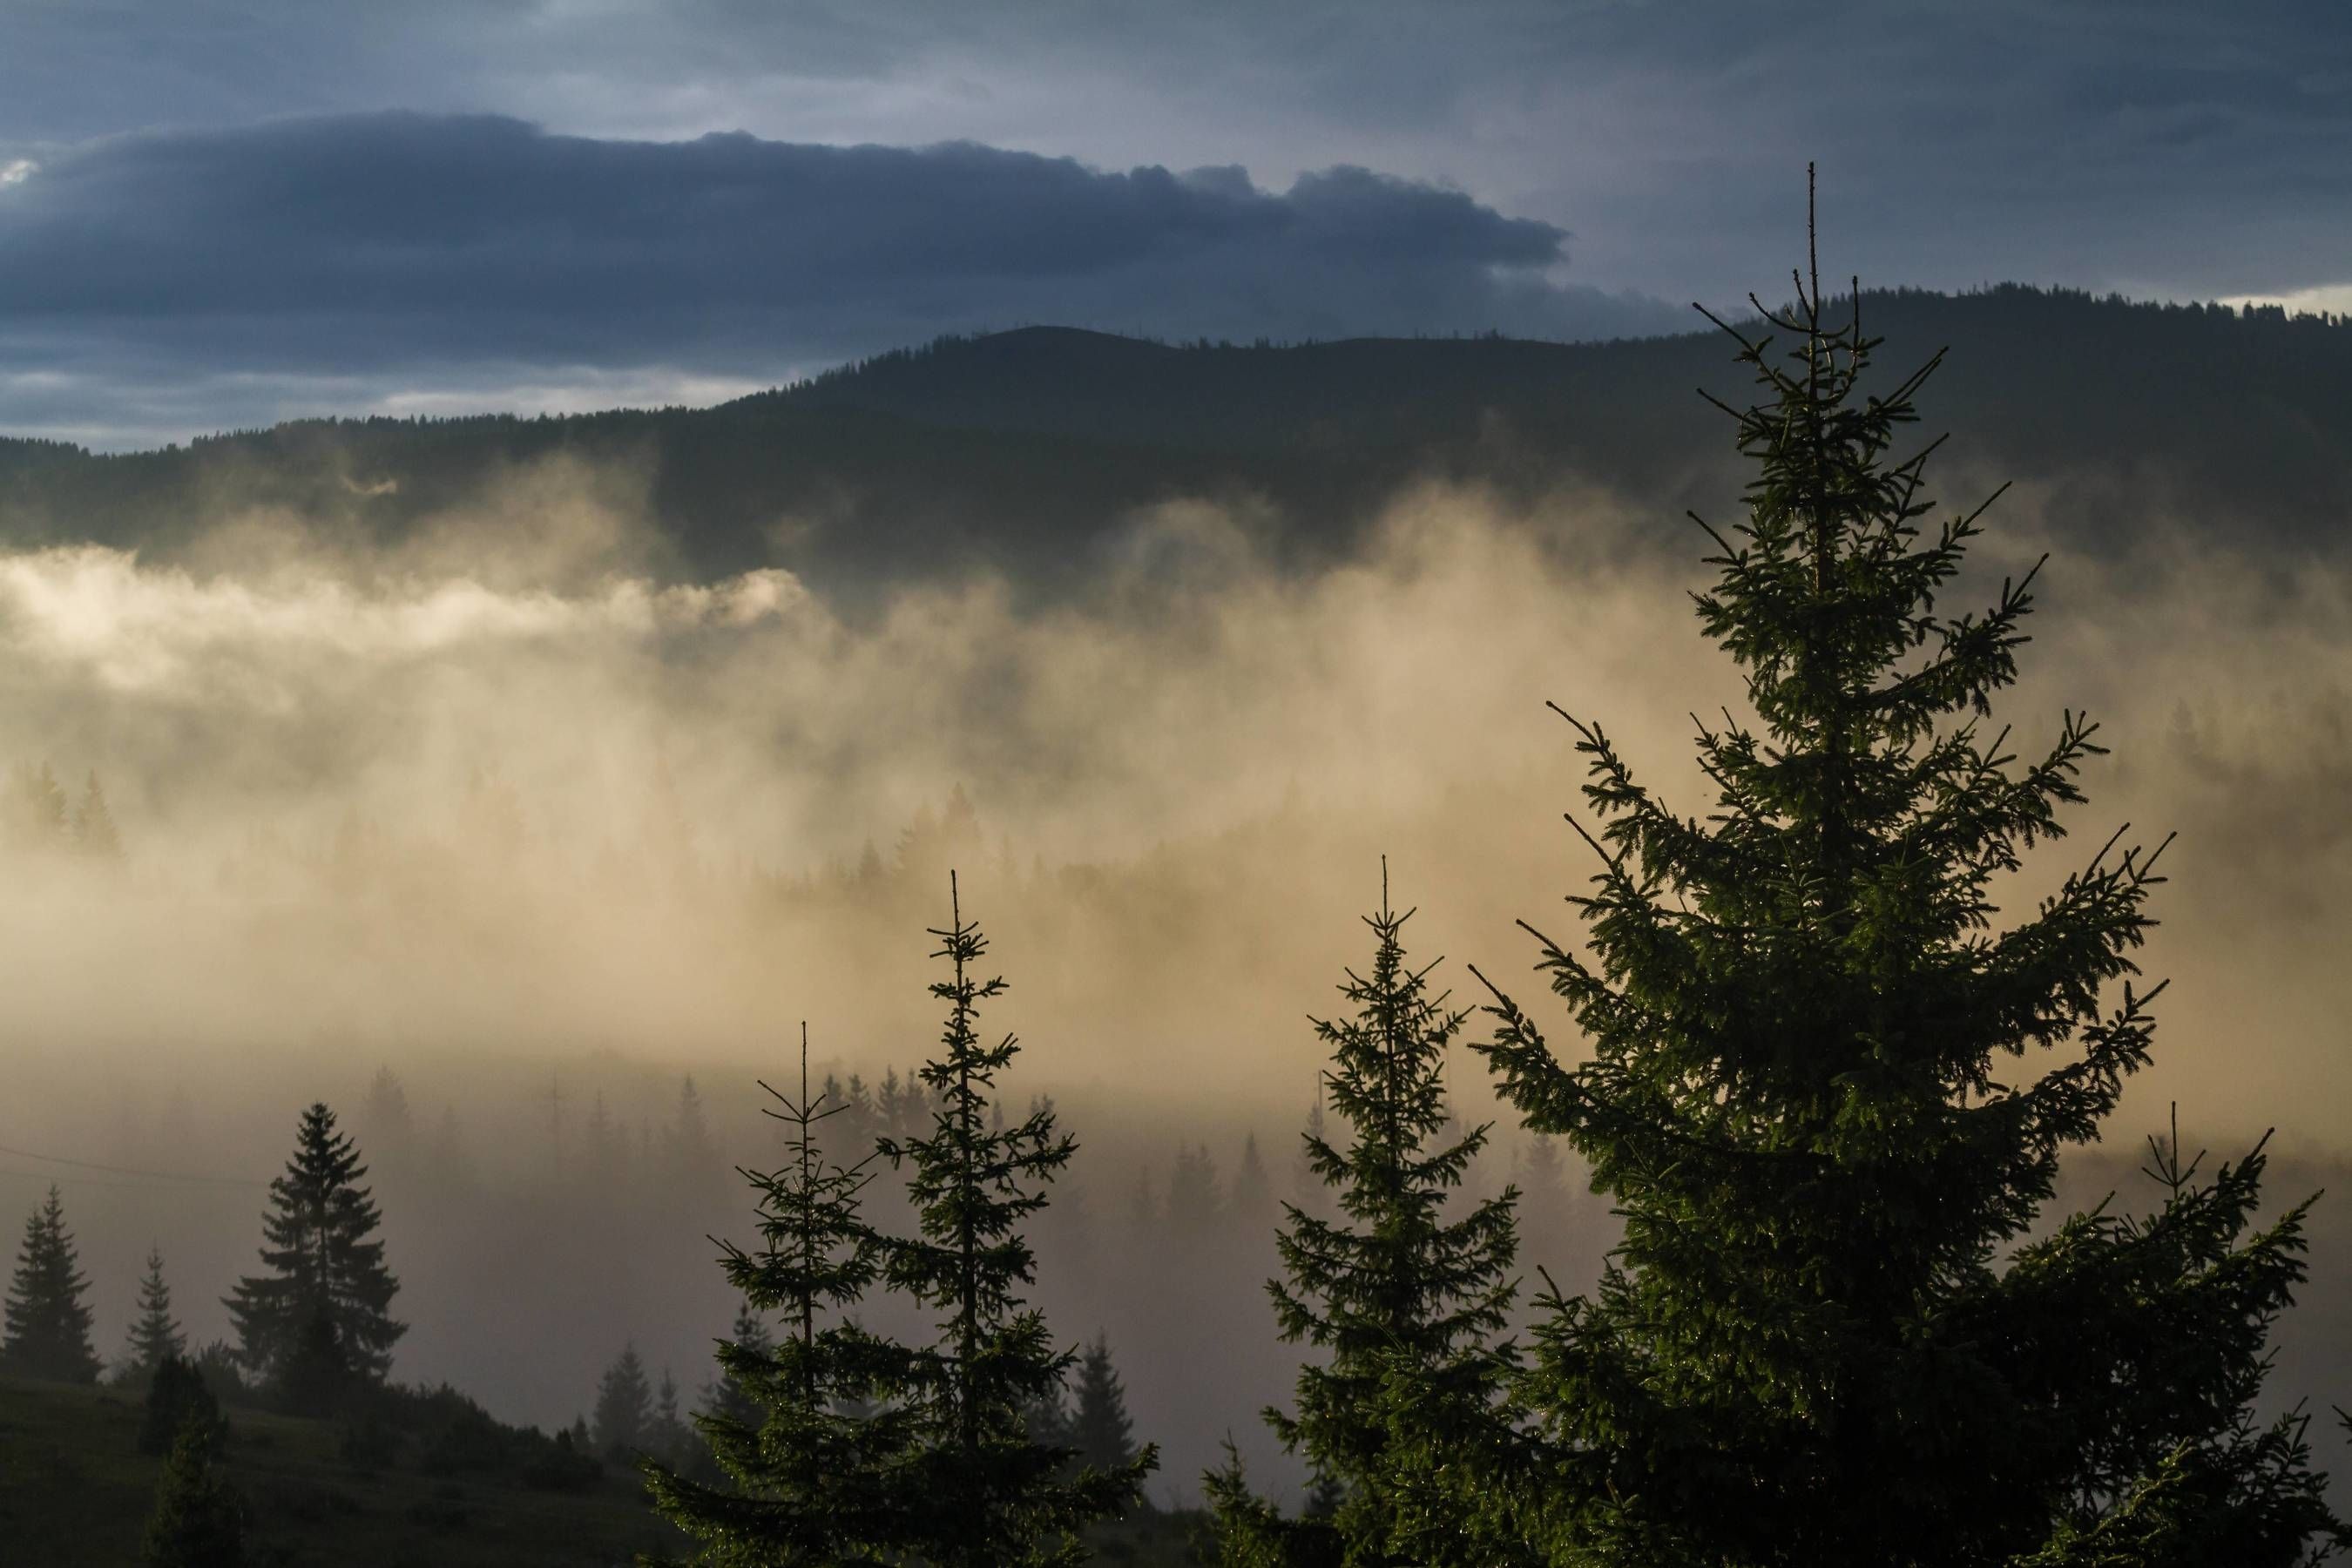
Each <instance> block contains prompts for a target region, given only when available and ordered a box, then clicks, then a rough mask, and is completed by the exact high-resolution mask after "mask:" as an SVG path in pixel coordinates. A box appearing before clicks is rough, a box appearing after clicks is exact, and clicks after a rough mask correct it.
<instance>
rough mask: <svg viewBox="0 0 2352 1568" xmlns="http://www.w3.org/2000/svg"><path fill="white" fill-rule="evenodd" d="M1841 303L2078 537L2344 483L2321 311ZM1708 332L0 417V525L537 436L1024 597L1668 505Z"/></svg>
mask: <svg viewBox="0 0 2352 1568" xmlns="http://www.w3.org/2000/svg"><path fill="white" fill-rule="evenodd" d="M1864 315H1865V318H1866V321H1867V324H1868V326H1869V328H1870V330H1871V331H1874V332H1878V333H1885V334H1888V335H1891V336H1893V337H1895V339H1896V340H1897V341H1900V342H1907V343H1914V344H1920V345H1923V346H1927V347H1933V346H1944V345H1948V346H1950V347H1951V348H1953V349H1954V350H1955V353H1953V355H1952V357H1951V360H1950V362H1949V364H1950V368H1949V369H1948V371H1947V372H1946V373H1945V375H1944V376H1943V377H1942V378H1941V380H1939V383H1938V388H1937V390H1938V395H1939V396H1938V405H1937V417H1938V420H1939V423H1940V425H1943V426H1948V427H1949V428H1950V429H1952V430H1953V431H1954V432H1955V433H1956V434H1955V438H1954V440H1953V442H1952V444H1951V446H1950V447H1948V449H1947V452H1946V458H1947V460H1948V461H1949V462H1954V463H1957V464H1958V466H1959V467H1960V468H1962V469H1963V470H1973V469H1977V468H1982V469H1984V470H1985V471H1988V472H1998V473H1999V474H2000V475H2001V476H2003V477H2005V478H2011V479H2017V480H2018V481H2020V482H2021V483H2023V484H2027V485H2052V486H2058V487H2062V491H2061V493H2060V494H2059V495H2058V496H2057V497H2056V498H2055V499H2056V500H2058V501H2059V502H2060V503H2061V504H2059V505H2058V506H2057V507H2055V508H2054V510H2055V511H2056V512H2058V513H2059V514H2061V515H2063V516H2064V517H2065V518H2066V519H2067V525H2068V526H2069V527H2070V528H2074V529H2076V530H2078V531H2081V532H2082V533H2083V534H2084V535H2085V536H2086V537H2087V538H2088V539H2089V540H2090V542H2094V543H2105V542H2112V541H2115V540H2117V539H2121V538H2124V537H2128V536H2131V535H2133V534H2135V533H2137V531H2139V530H2141V529H2143V528H2144V527H2145V526H2146V524H2147V521H2149V515H2148V514H2149V512H2150V510H2151V508H2158V509H2160V510H2162V511H2163V512H2165V513H2167V514H2169V515H2171V516H2174V517H2177V518H2180V519H2186V520H2191V521H2196V522H2198V523H2199V524H2200V526H2207V527H2212V528H2226V529H2227V530H2229V531H2230V533H2231V538H2232V542H2239V543H2243V544H2245V545H2247V546H2250V547H2252V548H2255V549H2258V550H2262V551H2264V552H2270V551H2279V552H2285V553H2287V554H2288V555H2294V554H2298V553H2301V552H2306V551H2309V550H2313V549H2324V548H2330V547H2332V545H2333V543H2334V541H2335V540H2336V538H2337V537H2338V535H2339V533H2340V528H2339V524H2338V521H2337V520H2339V519H2340V518H2342V517H2344V516H2345V515H2346V514H2347V511H2352V438H2347V437H2352V325H2347V323H2346V322H2344V321H2340V320H2336V319H2334V318H2315V317H2295V318H2290V317H2287V316H2285V315H2284V314H2283V313H2281V312H2279V311H2276V310H2248V311H2244V312H2240V311H2237V310H2230V309H2228V308H2225V307H2218V306H2216V307H2202V306H2162V305H2150V304H2138V303H2131V302H2127V301H2124V300H2116V299H2095V298H2093V297H2091V296H2089V295H2086V294H2082V293H2077V292H2071V291H2066V290H2045V289H2030V288H2024V287H2021V286H2014V285H2003V286H2000V287H1998V288H1992V289H1985V290H1982V291H1979V292H1975V293H1969V294H1964V295H1958V296H1948V295H1939V294H1931V293H1925V292H1920V291H1916V290H1899V291H1894V292H1887V293H1868V294H1866V295H1865V296H1864ZM1693 321H1694V328H1695V329H1697V328H1700V327H1703V326H1704V323H1703V322H1700V321H1698V320H1697V318H1696V316H1694V318H1693ZM1716 365H1717V348H1716V346H1715V343H1714V342H1713V341H1712V339H1711V338H1710V337H1709V336H1708V335H1707V334H1706V332H1704V331H1697V330H1695V331H1693V332H1692V333H1691V334H1690V335H1688V336H1682V337H1672V338H1658V339H1648V340H1639V341H1622V342H1605V343H1579V344H1561V343H1547V342H1524V341H1517V340H1510V339H1503V338H1467V339H1418V340H1401V339H1359V340H1350V341H1345V342H1320V343H1301V344H1287V345H1285V344H1272V343H1255V344H1210V343H1194V344H1189V345H1181V346H1180V345H1170V344H1163V343H1154V342H1142V341H1139V340H1135V339H1129V338H1119V337H1113V336H1108V335H1106V334H1102V333H1097V332H1087V331H1073V330H1068V329H1060V328H1031V329H1025V330H1023V331H1009V332H1003V333H996V334H992V335H989V336H983V337H975V338H950V339H942V340H940V341H939V342H934V343H931V344H929V345H928V346H925V347H922V348H918V349H910V350H906V351H900V352H897V353H888V354H884V355H880V356H877V358H875V359H872V360H868V361H866V362H862V363H857V364H855V365H850V366H845V367H844V368H842V369H840V370H838V371H835V372H832V373H829V374H824V375H822V376H819V377H817V378H815V379H814V380H811V381H807V382H803V383H801V384H795V385H793V386H790V387H784V388H780V389H778V390H775V391H772V392H767V393H761V394H759V395H753V396H750V397H746V398H742V399H739V400H737V401H735V402H732V403H729V404H724V405H719V406H717V407H713V408H706V409H686V408H670V409H657V410H619V411H613V412H607V413H598V414H588V415H576V416H551V417H543V418H520V417H515V416H505V415H486V416H471V417H464V418H453V419H430V420H414V419H390V418H373V419H360V420H304V421H296V422H293V423H289V424H286V425H281V426H276V427H274V428H272V429H268V430H262V431H242V432H236V433H232V434H228V435H224V436H219V437H209V438H206V439H203V440H199V441H196V442H194V443H191V444H189V445H187V446H181V447H166V448H163V449H162V450H158V451H151V452H136V453H121V454H94V453H89V452H86V451H83V450H81V449H79V448H78V447H68V446H61V445H59V444H58V443H54V442H37V441H19V440H8V439H0V538H5V539H7V540H9V541H11V542H16V543H18V544H25V543H35V542H85V541H87V542H103V543H111V544H118V545H133V544H135V545H139V546H142V547H143V548H145V549H147V550H149V551H151V552H163V553H166V554H168V553H169V552H171V551H173V549H175V548H177V547H179V546H181V545H183V544H184V543H186V542H189V541H191V540H192V539H194V537H196V536H197V535H199V534H200V533H202V532H203V531H205V529H206V527H207V526H208V525H209V524H211V523H213V522H215V521H219V520H220V519H221V518H222V517H224V516H226V515H233V514H234V513H235V512H236V511H237V510H241V509H248V508H264V509H283V510H288V511H290V512H292V513H294V514H296V515H299V516H301V517H303V518H305V519H308V520H311V521H314V522H315V523H318V524H319V525H320V526H323V527H326V528H328V529H329V530H331V531H344V532H347V533H348V534H349V535H350V536H352V537H353V538H364V539H373V540H376V541H383V540H388V539H397V538H399V537H400V536H402V535H403V534H404V532H405V531H408V530H410V529H412V528H414V527H415V526H416V525H417V524H418V523H419V521H421V520H425V519H428V518H432V517H435V516H436V515H438V514H442V513H446V512H449V511H452V510H456V509H458V508H461V507H463V506H464V505H465V504H466V503H467V502H468V501H469V500H472V499H474V498H476V497H478V496H479V495H480V494H481V493H482V492H483V490H484V488H485V487H486V486H488V485H489V484H491V483H492V482H494V481H495V480H497V479H499V478H500V477H501V476H506V475H510V474H512V473H513V472H514V471H515V470H516V469H517V468H520V467H523V466H528V465H530V464H532V463H535V462H540V461H543V460H546V459H548V458H559V457H568V458H577V459H581V460H583V461H585V462H588V463H592V464H597V465H613V466H614V467H615V468H617V469H620V470H623V471H625V472H627V473H629V474H631V475H632V476H636V477H638V478H640V479H642V482H643V483H644V485H645V487H646V490H645V495H644V500H645V504H646V508H647V510H649V511H650V512H651V514H652V516H653V518H654V519H655V521H656V523H657V525H658V527H659V528H660V530H661V531H662V533H663V534H664V535H665V536H666V538H667V540H668V541H669V542H670V543H671V544H672V545H673V546H674V552H673V554H672V556H671V558H670V559H669V560H667V561H665V562H663V563H660V565H661V568H662V569H663V570H664V571H666V572H667V573H669V574H674V575H677V576H682V577H700V576H709V575H712V574H724V573H729V572H736V571H742V570H747V569H750V568H752V567H756V566H765V565H781V566H784V567H788V568H791V569H793V570H796V571H799V572H802V573H803V574H806V575H808V576H809V577H810V578H811V579H812V580H813V581H815V582H817V583H818V584H821V585H824V586H825V587H827V588H829V589H835V590H854V589H856V588H857V587H860V586H866V585H871V584H877V583H883V582H890V581H903V580H907V579H909V578H913V577H921V576H933V575H948V574H956V573H959V572H961V571H964V570H968V569H970V568H971V567H972V566H974V565H988V566H991V567H993V568H996V569H998V570H1001V571H1003V572H1004V573H1006V574H1008V575H1010V576H1012V577H1013V578H1014V579H1016V580H1018V581H1021V582H1024V583H1026V584H1031V585H1033V586H1034V587H1036V588H1038V589H1040V590H1043V591H1047V592H1050V591H1051V590H1052V589H1053V588H1054V587H1055V585H1056V584H1066V583H1069V582H1071V581H1075V580H1076V579H1078V578H1080V577H1082V576H1083V575H1084V574H1085V572H1086V569H1087V565H1088V563H1090V562H1091V561H1093V560H1094V559H1096V556H1097V552H1099V551H1100V550H1102V549H1103V548H1104V547H1105V546H1106V543H1107V542H1108V540H1109V539H1110V538H1112V537H1113V536H1114V534H1115V524H1116V522H1117V521H1118V519H1119V518H1120V517H1121V516H1123V515H1124V514H1126V513H1128V512H1129V511H1131V510H1133V509H1135V508H1138V507H1142V506H1148V505H1150V504H1152V503H1155V502H1159V501H1164V500H1173V499H1179V498H1209V499H1227V500H1234V499H1242V498H1248V499H1250V500H1256V501H1262V502H1265V503H1268V504H1267V505H1266V507H1265V509H1264V510H1265V515H1269V516H1270V517H1272V518H1276V519H1278V520H1279V521H1278V522H1276V523H1269V525H1268V526H1269V527H1270V528H1271V529H1273V531H1274V533H1275V537H1274V538H1273V539H1272V540H1271V541H1270V543H1271V544H1272V545H1273V546H1274V547H1275V549H1276V553H1277V555H1278V556H1279V557H1281V558H1284V559H1289V560H1294V561H1312V560H1314V559H1316V558H1318V556H1321V555H1323V554H1326V553H1328V552H1331V551H1333V550H1337V549H1341V548H1344V546H1345V545H1346V543H1347V542H1349V540H1350V539H1352V538H1353V537H1354V535H1355V533H1356V531H1357V530H1359V529H1360V527H1361V526H1362V525H1363V523H1364V522H1365V521H1366V520H1367V519H1368V518H1369V517H1370V515H1372V514H1373V513H1374V512H1375V511H1376V510H1377V509H1378V507H1379V505H1380V504H1381V501H1382V500H1385V499H1386V498H1387V497H1389V496H1391V494H1393V493H1394V492H1395V490H1396V489H1398V487H1400V486H1401V485H1404V484H1407V483H1410V482H1412V481H1413V480H1416V479H1427V478H1437V479H1455V480H1464V481H1471V482H1476V483H1481V484H1486V485H1491V486H1493V487H1495V488H1496V489H1497V490H1498V491H1499V492H1500V493H1502V494H1503V495H1504V496H1505V497H1506V498H1507V499H1511V500H1535V499H1537V498H1539V497H1541V496H1543V495H1545V494H1547V493H1548V492H1550V491H1552V490H1554V489H1558V488H1559V487H1562V486H1564V485H1593V486H1601V487H1605V488H1607V489H1610V490H1612V491H1614V492H1617V493H1619V494H1621V495H1622V497H1623V499H1624V500H1626V501H1627V503H1628V504H1629V505H1630V506H1632V507H1633V508H1634V509H1635V510H1637V511H1639V512H1640V513H1641V514H1642V515H1644V516H1650V517H1663V518H1664V519H1672V518H1674V517H1675V516H1677V515H1679V513H1680V511H1681V510H1682V508H1683V507H1684V506H1685V505H1686V504H1689V503H1690V502H1691V501H1693V500H1696V499H1698V498H1700V497H1702V496H1705V495H1706V494H1709V493H1719V491H1720V489H1721V488H1722V487H1723V486H1724V484H1725V483H1726V482H1727V481H1732V480H1735V479H1736V469H1735V468H1734V466H1733V465H1732V463H1731V462H1730V460H1729V458H1728V457H1727V454H1725V453H1724V452H1722V451H1721V450H1720V449H1719V447H1717V445H1716V444H1714V443H1712V442H1710V441H1708V439H1707V438H1706V437H1707V431H1706V424H1705V421H1704V420H1702V419H1698V418H1696V417H1694V416H1693V404H1694V401H1695V398H1696V388H1697V387H1698V385H1699V384H1701V382H1702V381H1703V380H1704V379H1705V378H1706V375H1707V374H1709V373H1711V372H1712V371H1713V370H1714V369H1715V368H1716ZM2085 454H2095V455H2096V456H2095V458H2086V457H2085V456H2084V455H2085ZM1660 530H1661V538H1662V540H1663V539H1664V538H1665V532H1664V524H1663V523H1662V524H1661V525H1660ZM1682 544H1683V541H1682V539H1681V538H1680V536H1679V535H1678V534H1676V535H1675V536H1674V537H1673V538H1672V539H1671V540H1670V541H1669V545H1670V547H1672V548H1676V549H1679V548H1680V547H1681V546H1682Z"/></svg>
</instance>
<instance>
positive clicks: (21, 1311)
mask: <svg viewBox="0 0 2352 1568" xmlns="http://www.w3.org/2000/svg"><path fill="white" fill-rule="evenodd" d="M88 1296H89V1279H87V1278H85V1277H84V1276H83V1274H82V1271H81V1265H80V1262H79V1259H78V1258H77V1257H76V1255H75V1252H74V1239H73V1233H72V1232H70V1231H68V1229H66V1209H65V1201H64V1200H63V1199H62V1198H60V1197H59V1196H58V1189H57V1188H56V1187H54V1186H52V1187H50V1188H49V1195H48V1196H47V1198H46V1199H44V1200H43V1201H42V1204H41V1206H40V1207H38V1208H37V1209H35V1210H34V1211H33V1212H32V1213H31V1214H30V1215H27V1216H26V1220H25V1241H24V1245H23V1246H22V1247H20V1248H19V1249H18V1250H17V1253H16V1272H15V1273H14V1274H13V1275H11V1276H10V1278H9V1280H8V1301H7V1306H6V1309H5V1322H6V1325H7V1331H6V1334H5V1338H0V1367H5V1369H6V1370H8V1371H9V1372H12V1373H16V1375H17V1376H19V1377H37V1378H45V1379H48V1380H51V1381H54V1382H58V1383H95V1382H97V1381H98V1373H99V1360H98V1352H97V1351H95V1350H94V1349H92V1348H91V1346H90V1342H89V1326H90V1321H91V1314H90V1310H89V1301H88V1300H86V1299H85V1298H87V1297H88Z"/></svg>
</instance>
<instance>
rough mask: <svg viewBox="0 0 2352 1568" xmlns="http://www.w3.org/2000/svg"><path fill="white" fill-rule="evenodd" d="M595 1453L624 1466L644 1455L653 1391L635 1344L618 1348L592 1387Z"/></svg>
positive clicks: (652, 1412)
mask: <svg viewBox="0 0 2352 1568" xmlns="http://www.w3.org/2000/svg"><path fill="white" fill-rule="evenodd" d="M595 1419H596V1451H597V1452H598V1453H600V1454H603V1455H604V1457H605V1458H609V1459H613V1460H615V1461H620V1462H626V1461H627V1460H629V1459H631V1458H634V1457H635V1455H637V1454H639V1453H641V1452H643V1451H644V1449H645V1447H646V1443H647V1441H648V1439H649V1438H650V1436H651V1435H652V1431H653V1420H654V1390H653V1384H651V1383H650V1382H648V1381H647V1380H646V1363H645V1359H644V1358H643V1357H641V1356H639V1355H638V1354H637V1347H636V1342H635V1341H631V1342H629V1343H627V1344H625V1345H623V1346H622V1347H621V1353H620V1354H619V1355H617V1356H614V1358H613V1364H612V1365H610V1366H608V1367H606V1368H605V1369H604V1377H603V1378H602V1379H601V1380H599V1381H598V1383H597V1384H596V1416H595Z"/></svg>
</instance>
